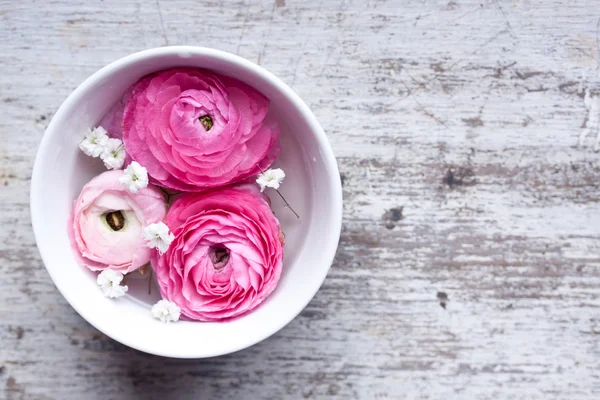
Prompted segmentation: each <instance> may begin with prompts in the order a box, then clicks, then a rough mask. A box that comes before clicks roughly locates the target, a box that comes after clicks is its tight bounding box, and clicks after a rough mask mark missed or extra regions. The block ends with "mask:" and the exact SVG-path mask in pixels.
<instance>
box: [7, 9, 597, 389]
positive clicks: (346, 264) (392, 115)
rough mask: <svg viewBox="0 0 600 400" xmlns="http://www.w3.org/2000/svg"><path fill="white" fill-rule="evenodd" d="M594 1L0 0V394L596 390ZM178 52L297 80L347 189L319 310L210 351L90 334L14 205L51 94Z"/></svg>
mask: <svg viewBox="0 0 600 400" xmlns="http://www.w3.org/2000/svg"><path fill="white" fill-rule="evenodd" d="M567 3H568V4H567ZM599 5H600V4H598V2H594V1H583V0H572V1H564V0H537V1H534V0H509V1H505V0H492V1H488V0H477V1H474V0H452V1H451V0H444V1H433V0H417V1H409V0H397V1H391V0H389V1H386V0H368V1H367V0H364V1H361V0H354V1H352V0H335V1H329V0H302V1H300V0H276V1H271V0H269V1H262V2H258V1H256V2H255V1H252V2H251V1H249V0H246V1H242V0H240V1H235V2H230V1H211V2H208V1H206V2H200V1H183V0H176V1H167V0H160V1H158V0H157V1H148V2H144V1H135V2H132V1H128V0H105V1H97V0H95V1H83V0H81V1H67V0H54V1H31V0H20V1H13V0H9V1H6V0H0V67H1V69H0V134H1V136H0V139H1V141H0V226H1V229H0V273H1V278H0V383H1V384H2V385H3V386H4V388H3V392H2V389H0V393H1V394H0V398H3V399H82V398H98V399H118V398H140V399H187V398H190V399H191V398H194V399H200V398H202V399H213V398H223V399H282V398H286V399H302V398H311V399H312V398H329V397H333V398H340V399H342V398H343V399H347V398H349V399H352V398H355V399H446V400H447V399H454V398H456V399H570V400H572V399H598V398H600V191H599V186H600V162H599V157H600V154H599V153H597V152H595V151H594V145H595V142H596V133H597V128H598V119H599V113H600V100H599V99H600V98H599V97H598V95H599V94H600V85H599V82H600V81H599V72H600V59H599V48H600V47H599V46H600V43H599V32H598V28H599V25H600V20H599V17H600V8H599V7H598V6H599ZM174 44H192V45H202V46H210V47H216V48H219V49H222V50H226V51H229V52H232V53H236V54H239V55H241V56H243V57H246V58H248V59H249V60H251V61H253V62H255V63H258V64H260V65H262V66H264V67H265V68H267V69H268V70H270V71H271V72H273V73H275V74H276V75H278V76H279V77H281V78H282V79H283V80H284V81H285V82H286V83H288V84H289V85H290V86H292V87H293V89H294V90H295V91H296V92H298V94H299V95H300V96H301V97H302V98H303V99H304V100H305V101H306V102H307V104H308V105H309V107H310V108H311V109H312V110H313V111H314V113H315V114H316V116H317V118H318V119H319V121H320V122H321V124H322V125H323V128H324V129H325V131H326V132H327V135H328V137H329V140H330V141H331V145H332V146H333V149H334V152H335V155H336V157H337V160H338V163H339V166H340V170H341V174H342V180H343V184H344V197H345V198H344V224H343V232H342V237H341V242H340V246H339V250H338V253H337V257H336V259H335V262H334V264H333V266H332V268H331V271H330V273H329V276H328V278H327V280H326V281H325V283H324V285H323V287H322V288H321V290H320V291H319V292H318V294H317V295H316V297H315V298H314V300H313V301H312V302H311V303H310V305H309V306H308V307H307V308H306V310H305V311H304V312H303V313H302V314H301V315H300V316H299V317H298V318H296V319H295V320H294V321H293V322H292V323H290V324H289V325H288V326H287V327H286V328H284V329H283V330H282V331H280V332H279V333H277V334H276V335H274V336H273V337H271V338H270V339H268V340H266V341H264V342H262V343H260V344H258V345H256V346H254V347H252V348H249V349H247V350H244V351H241V352H239V353H236V354H231V355H228V356H224V357H219V358H215V359H208V360H183V361H182V360H176V359H164V358H160V357H154V356H150V355H146V354H143V353H140V352H137V351H134V350H131V349H129V348H127V347H125V346H123V345H120V344H119V343H117V342H115V341H113V340H111V339H110V338H108V337H106V336H104V335H102V334H101V333H99V332H98V331H96V330H95V329H94V328H92V327H91V326H90V325H89V324H88V323H87V322H86V321H84V320H83V319H82V318H81V317H80V316H79V315H78V314H77V313H76V312H75V311H74V310H73V309H72V308H71V307H70V306H69V305H68V304H67V303H66V301H65V300H64V299H63V298H62V296H61V295H60V293H59V292H58V291H57V289H56V288H55V286H54V284H53V283H52V281H51V280H50V278H49V276H48V273H47V272H46V270H45V269H44V267H43V265H42V262H41V260H40V257H39V254H38V251H37V249H36V245H35V241H34V237H33V234H32V229H31V223H30V216H29V198H28V196H29V184H30V176H31V168H32V165H33V160H34V156H35V153H36V148H37V146H38V144H39V142H40V139H41V137H42V135H43V133H44V129H45V128H46V126H47V124H48V122H49V120H50V119H51V118H52V115H53V113H54V112H55V111H56V109H57V108H58V107H59V105H60V104H61V102H62V101H63V100H64V99H65V98H66V97H67V96H68V94H69V93H70V92H71V91H72V90H73V89H74V88H75V87H76V86H77V85H78V84H79V83H81V82H82V81H83V80H84V79H85V78H86V77H88V76H89V75H90V74H92V73H93V72H95V71H96V70H97V69H99V68H100V67H102V66H104V65H105V64H107V63H109V62H111V61H113V60H115V59H117V58H119V57H122V56H125V55H127V54H129V53H132V52H135V51H138V50H141V49H145V48H150V47H156V46H164V45H174ZM582 133H583V134H586V133H587V134H588V135H587V136H586V137H583V138H582V140H580V135H581V134H582ZM199 340H202V339H201V338H199Z"/></svg>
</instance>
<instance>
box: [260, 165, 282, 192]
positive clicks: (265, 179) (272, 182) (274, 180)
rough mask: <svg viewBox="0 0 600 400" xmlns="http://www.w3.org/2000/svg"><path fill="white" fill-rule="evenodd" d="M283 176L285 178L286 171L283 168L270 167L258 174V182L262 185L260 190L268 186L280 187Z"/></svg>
mask: <svg viewBox="0 0 600 400" xmlns="http://www.w3.org/2000/svg"><path fill="white" fill-rule="evenodd" d="M283 178H285V172H283V170H282V169H281V168H275V169H268V170H266V171H265V172H263V173H261V174H259V175H258V177H257V178H256V183H258V184H259V185H260V191H261V192H263V191H264V190H265V188H268V187H270V188H273V189H279V185H281V182H283Z"/></svg>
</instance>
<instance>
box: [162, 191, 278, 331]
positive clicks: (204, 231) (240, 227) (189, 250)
mask: <svg viewBox="0 0 600 400" xmlns="http://www.w3.org/2000/svg"><path fill="white" fill-rule="evenodd" d="M167 225H168V226H169V228H170V230H171V232H172V233H173V234H174V235H175V240H173V242H172V243H171V245H170V246H169V249H168V250H167V252H166V253H164V254H162V255H160V254H158V253H153V255H152V267H153V268H154V271H155V272H156V278H157V280H158V283H159V286H160V291H161V294H162V297H163V298H164V299H167V300H169V301H172V302H174V303H175V304H177V305H178V306H179V307H180V308H181V313H182V314H183V315H184V316H185V317H186V318H188V319H191V320H198V321H222V320H226V319H230V318H234V317H238V316H240V315H242V314H244V313H246V312H248V311H250V310H253V309H254V308H256V307H257V306H258V305H259V304H260V303H262V302H263V300H265V298H266V297H267V296H269V294H271V293H272V292H273V290H274V289H275V287H276V286H277V282H278V281H279V277H280V276H281V269H282V262H283V261H282V260H283V249H284V245H283V242H284V239H283V234H282V232H281V228H280V225H279V221H278V220H277V218H275V215H274V214H273V212H272V211H271V208H270V206H269V202H268V198H267V197H266V196H265V195H263V194H262V193H260V191H259V189H258V187H257V186H256V185H253V184H244V185H240V186H237V187H228V188H224V189H221V190H216V191H209V192H205V193H186V194H183V195H181V196H180V197H179V198H177V199H176V200H175V201H174V202H173V204H172V206H171V207H170V209H169V212H168V213H167Z"/></svg>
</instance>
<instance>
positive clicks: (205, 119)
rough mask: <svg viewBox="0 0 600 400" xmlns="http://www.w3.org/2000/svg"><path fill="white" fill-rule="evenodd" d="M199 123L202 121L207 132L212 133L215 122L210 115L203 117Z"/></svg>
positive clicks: (199, 119)
mask: <svg viewBox="0 0 600 400" xmlns="http://www.w3.org/2000/svg"><path fill="white" fill-rule="evenodd" d="M198 121H200V123H201V124H202V126H203V127H204V129H205V130H206V132H208V131H210V129H211V128H212V127H213V120H212V118H211V117H210V115H203V116H202V117H200V118H198Z"/></svg>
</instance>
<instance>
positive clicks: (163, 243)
mask: <svg viewBox="0 0 600 400" xmlns="http://www.w3.org/2000/svg"><path fill="white" fill-rule="evenodd" d="M144 238H145V239H146V242H147V243H146V246H148V247H150V248H152V249H157V250H158V252H159V253H160V254H163V253H164V252H166V251H167V250H168V249H169V245H170V244H171V242H172V241H173V240H174V239H175V236H174V235H173V234H172V233H171V232H169V227H168V226H167V225H165V224H164V222H158V223H156V224H150V225H148V226H147V227H145V228H144Z"/></svg>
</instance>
